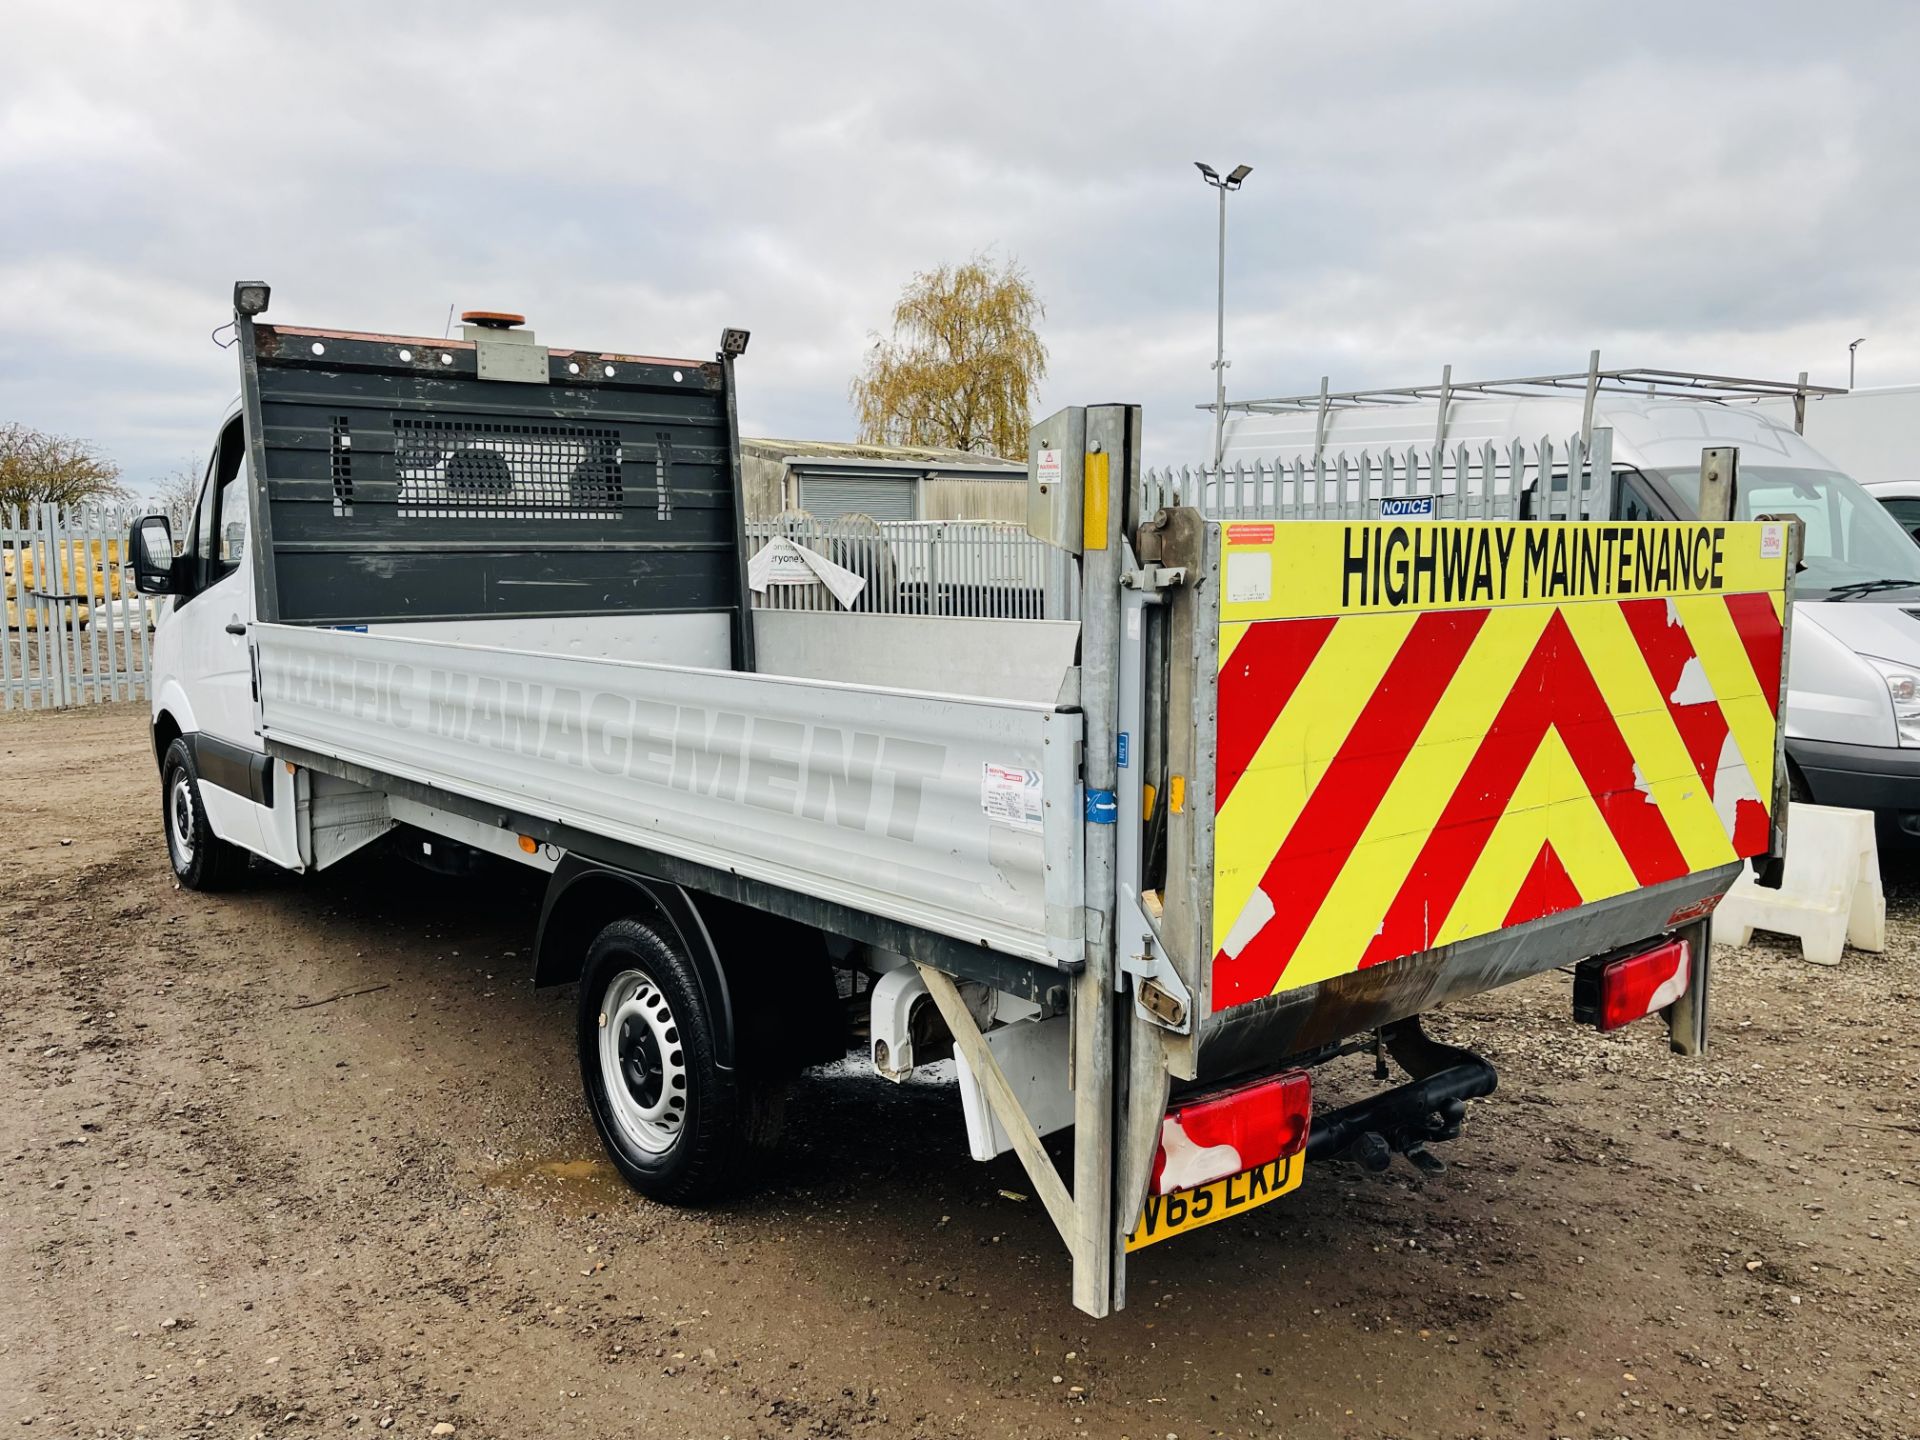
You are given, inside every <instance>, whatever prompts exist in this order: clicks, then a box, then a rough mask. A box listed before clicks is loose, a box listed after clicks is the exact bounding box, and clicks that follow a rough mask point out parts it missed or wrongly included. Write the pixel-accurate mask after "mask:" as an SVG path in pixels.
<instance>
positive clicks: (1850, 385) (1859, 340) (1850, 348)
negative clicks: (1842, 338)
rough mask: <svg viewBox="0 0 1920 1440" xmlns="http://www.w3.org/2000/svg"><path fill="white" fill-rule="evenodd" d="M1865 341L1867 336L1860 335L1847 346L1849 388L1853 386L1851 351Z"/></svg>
mask: <svg viewBox="0 0 1920 1440" xmlns="http://www.w3.org/2000/svg"><path fill="white" fill-rule="evenodd" d="M1866 343H1867V337H1866V336H1864V335H1862V336H1861V337H1860V338H1859V339H1858V340H1856V341H1854V342H1853V343H1852V344H1851V345H1849V346H1847V388H1848V389H1849V390H1851V389H1852V388H1853V352H1854V351H1856V350H1858V349H1859V348H1860V347H1861V346H1862V345H1864V344H1866Z"/></svg>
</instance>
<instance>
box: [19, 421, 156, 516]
mask: <svg viewBox="0 0 1920 1440" xmlns="http://www.w3.org/2000/svg"><path fill="white" fill-rule="evenodd" d="M126 493H127V492H126V488H125V487H124V486H123V485H121V483H120V467H119V466H118V465H116V464H114V463H113V462H112V461H111V460H108V459H106V458H105V457H104V456H102V455H101V454H100V453H99V452H98V451H97V450H95V449H94V447H93V446H92V444H90V443H89V442H88V441H85V440H75V439H72V438H70V437H68V436H65V435H48V434H46V433H45V432H44V431H40V430H33V429H30V428H28V427H27V426H25V425H21V424H19V423H18V422H13V423H9V424H6V425H0V512H4V511H6V510H8V509H22V510H24V509H25V508H26V507H27V506H29V505H33V504H49V503H50V504H55V505H80V504H84V503H86V502H87V501H89V500H120V499H124V498H125V496H126Z"/></svg>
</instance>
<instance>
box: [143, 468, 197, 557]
mask: <svg viewBox="0 0 1920 1440" xmlns="http://www.w3.org/2000/svg"><path fill="white" fill-rule="evenodd" d="M200 479H201V476H200V472H199V471H198V470H197V469H195V468H194V466H193V465H192V463H191V462H189V461H185V460H182V461H181V462H180V463H179V464H178V465H176V466H174V467H173V468H172V469H171V470H169V471H167V473H166V474H164V475H162V476H161V477H160V478H159V479H158V480H156V481H155V482H154V485H153V488H152V490H150V491H149V492H148V493H147V503H148V504H150V505H152V506H153V508H154V509H155V510H157V511H159V512H160V513H161V514H162V515H164V516H166V517H167V520H168V521H169V523H171V524H172V526H173V536H174V539H176V540H178V539H181V538H183V537H184V536H185V535H186V533H187V527H188V523H189V522H190V521H191V520H192V519H193V502H194V501H195V500H197V499H199V498H200Z"/></svg>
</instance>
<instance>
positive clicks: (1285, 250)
mask: <svg viewBox="0 0 1920 1440" xmlns="http://www.w3.org/2000/svg"><path fill="white" fill-rule="evenodd" d="M1917 58H1920V5H1914V4H1908V3H1897V4H1885V5H1876V4H1868V3H1852V0H1845V3H1829V4H1826V5H1808V4H1806V3H1805V0H1794V3H1784V4H1771V3H1741V4H1725V5H1722V4H1707V3H1691V4H1675V3H1657V4H1650V3H1609V4H1604V5H1601V4H1592V5H1585V4H1573V3H1554V4H1543V3H1540V0H1522V3H1505V0H1450V3H1447V4H1445V5H1440V4H1428V3H1419V4H1407V5H1396V4H1391V3H1385V0H1375V3H1372V4H1369V5H1366V6H1364V7H1361V6H1346V5H1326V4H1311V5H1310V4H1297V3H1289V4H1278V3H1267V4H1244V5H1233V4H1215V5H1209V6H1200V5H1191V6H1187V5H1177V4H1172V3H1168V4H1144V3H1142V4H1119V3H1110V4H1104V5H1094V4H1087V5H1070V4H1056V3H1047V4H1040V3H1032V0H1029V3H1025V4H1014V3H1010V4H1004V5H1000V4H987V3H967V0H961V3H952V0H950V3H946V4H941V5H937V6H936V5H903V4H898V3H894V4H874V5H855V4H846V5H842V4H836V3H827V0H815V3H812V4H780V5H774V4H766V5H760V4H734V5H696V6H676V7H672V8H671V9H669V8H666V7H654V6H650V5H646V4H641V3H607V4H597V3H591V0H575V3H570V4H566V5H552V6H548V5H529V4H512V5H507V4H500V5H490V4H474V3H461V4H454V3H442V4H434V3H422V4H410V3H398V0H382V3H341V4H308V5H262V4H258V3H248V4H223V3H216V0H191V3H169V0H88V3H86V4H71V5H55V4H52V3H30V0H0V421H5V420H19V421H24V422H26V423H28V424H30V425H34V426H38V427H42V428H45V429H51V430H56V431H61V432H65V433H69V434H75V435H81V436H85V437H88V438H90V439H92V440H94V441H96V442H97V443H98V444H99V445H100V446H101V448H102V449H103V450H105V451H106V452H107V453H108V454H110V455H111V456H113V457H114V458H115V459H117V460H119V461H120V463H121V464H122V465H123V466H124V467H125V469H126V472H127V475H128V478H129V479H130V480H132V481H133V482H134V483H135V484H136V486H143V485H144V484H146V483H147V482H148V481H149V480H150V479H151V478H152V477H155V476H157V475H159V474H160V473H162V472H164V471H166V470H168V469H169V468H172V467H174V466H176V465H178V464H180V463H182V462H191V463H193V464H195V465H196V466H197V465H198V464H199V463H200V460H201V457H202V452H203V450H204V447H205V444H206V440H207V437H208V436H209V434H210V432H211V428H212V425H213V423H214V421H215V419H216V418H217V416H218V413H219V411H220V410H221V408H222V407H223V405H224V404H225V402H226V400H227V398H228V396H229V394H230V393H231V392H232V391H233V390H234V389H235V380H234V373H233V363H232V359H231V357H230V356H229V355H228V354H226V353H223V352H222V351H220V350H218V349H216V348H215V347H214V345H213V344H212V343H211V342H210V340H209V338H208V332H209V331H210V330H211V329H212V328H213V327H214V326H215V325H217V324H219V323H220V322H221V320H222V319H223V318H224V317H225V314H226V311H227V307H228V294H229V289H230V286H231V283H232V281H233V280H234V279H236V278H239V277H242V276H245V277H254V276H258V277H261V278H264V279H267V280H269V281H270V282H272V284H273V286H274V304H273V312H272V313H273V317H274V318H276V319H279V320H282V321H285V322H287V323H303V322H304V323H318V324H329V325H338V326H342V327H347V328H359V329H371V330H383V331H400V332H409V333H419V334H429V335H437V334H440V333H441V331H442V329H443V327H444V325H445V323H446V319H447V311H448V307H449V306H450V305H452V306H457V307H459V308H462V309H465V308H469V307H482V308H500V309H515V310H522V311H525V312H526V313H527V314H528V315H529V316H530V317H531V320H532V323H533V325H534V328H535V329H536V330H537V331H538V333H539V334H540V335H541V337H542V338H544V339H547V340H550V341H552V342H555V343H564V344H579V345H593V346H605V347H608V348H621V349H635V350H645V351H650V352H654V353H669V354H688V355H703V354H707V353H710V352H711V351H712V350H713V348H714V346H715V343H716V340H717V337H718V335H719V332H720V328H721V327H722V326H723V325H743V326H746V327H748V328H750V329H751V330H752V331H753V337H754V338H753V346H752V350H751V352H750V353H749V355H748V356H747V358H746V361H745V362H744V366H743V371H742V378H741V387H742V407H741V409H742V424H743V428H745V429H746V430H748V432H749V433H763V434H779V435H785V436H802V437H817V438H842V437H847V436H849V435H850V434H851V432H852V416H851V412H850V409H849V406H848V404H847V399H846V387H847V381H848V378H849V376H850V375H851V374H852V373H853V371H854V370H855V369H856V368H857V367H858V365H859V363H860V360H861V356H862V354H863V352H864V349H865V347H866V345H867V343H868V336H869V333H870V332H871V331H872V330H874V329H875V328H876V327H878V326H880V325H881V324H882V323H883V321H884V319H885V316H886V313H887V310H888V307H889V304H890V302H891V300H892V298H893V296H894V294H895V293H896V292H897V290H898V289H899V287H900V285H901V283H902V282H903V281H904V280H905V279H906V278H907V277H908V276H909V275H910V274H911V273H912V272H913V271H915V270H916V269H919V268H922V267H926V266H931V265H934V264H937V263H939V262H941V261H943V260H952V259H959V258H964V257H965V256H966V255H968V254H969V253H971V252H973V251H977V250H991V251H992V252H993V253H995V254H996V255H1001V256H1008V255H1011V256H1014V257H1017V258H1018V260H1019V261H1020V262H1021V264H1023V265H1024V266H1025V267H1026V268H1027V269H1028V270H1029V272H1030V273H1031V275H1032V278H1033V280H1034V283H1035V285H1036V286H1037V288H1038V290H1039V292H1040V294H1041V295H1042V297H1043V298H1044V300H1045V302H1046V305H1047V317H1046V322H1045V329H1044V338H1045V340H1046V342H1047V344H1048V345H1049V347H1050V348H1051V351H1052V370H1051V374H1050V375H1049V377H1048V379H1047V382H1046V385H1045V387H1044V390H1043V392H1042V394H1041V396H1040V400H1039V406H1040V409H1041V410H1042V411H1046V410H1051V409H1053V408H1055V407H1057V406H1060V405H1064V404H1072V403H1085V402H1090V401H1103V400H1115V399H1125V400H1138V401H1140V402H1142V403H1144V404H1145V405H1146V406H1147V420H1146V424H1147V435H1148V438H1149V450H1150V455H1151V457H1152V458H1155V459H1186V458H1194V457H1197V456H1198V454H1199V453H1200V451H1201V450H1202V449H1203V448H1204V444H1205V436H1206V433H1207V432H1206V423H1207V422H1206V420H1205V418H1204V417H1202V416H1199V415H1197V414H1196V412H1195V411H1194V410H1193V408H1192V406H1193V404H1194V402H1196V401H1199V400H1203V399H1206V398H1209V396H1210V390H1211V376H1210V374H1209V371H1208V365H1209V363H1210V361H1211V360H1212V350H1213V304H1214V290H1213V286H1214V251H1213V245H1214V224H1215V210H1214V197H1213V194H1212V192H1211V191H1209V190H1207V189H1206V188H1205V187H1204V186H1203V185H1202V183H1201V181H1200V179H1199V177H1198V175H1197V174H1196V172H1195V171H1194V169H1193V161H1194V160H1196V159H1205V160H1209V161H1211V162H1212V163H1213V164H1215V165H1217V166H1219V167H1220V168H1221V169H1223V170H1224V169H1226V168H1228V167H1229V166H1231V165H1233V164H1235V163H1239V162H1244V163H1247V164H1250V165H1252V166H1253V167H1254V173H1253V176H1252V178H1251V179H1250V180H1249V181H1248V184H1247V187H1246V189H1245V190H1244V191H1242V192H1241V193H1240V194H1238V195H1236V196H1235V197H1234V198H1233V200H1232V202H1231V207H1230V208H1231V212H1232V214H1231V222H1230V235H1229V258H1228V273H1227V285H1228V320H1227V346H1228V350H1227V353H1228V355H1229V357H1230V358H1231V360H1232V362H1233V363H1232V368H1231V370H1230V372H1229V375H1230V381H1231V389H1232V391H1233V392H1234V393H1237V394H1240V395H1243V396H1250V395H1253V394H1256V393H1258V394H1276V393H1283V394H1284V393H1293V392H1296V391H1302V390H1308V389H1312V388H1314V386H1315V385H1316V384H1317V383H1318V378H1319V376H1320V375H1321V374H1322V373H1330V374H1331V375H1332V376H1333V377H1334V385H1335V388H1342V387H1343V386H1344V387H1352V386H1357V385H1362V384H1394V383H1401V384H1405V383H1412V382H1415V381H1423V380H1429V379H1437V378H1438V374H1439V369H1440V366H1441V365H1442V364H1443V363H1446V362H1449V361H1450V362H1452V363H1453V364H1454V366H1455V371H1454V373H1455V375H1456V377H1461V378H1465V377H1468V376H1470V375H1473V374H1480V375H1487V374H1510V373H1515V372H1526V371H1534V370H1541V369H1552V370H1566V369H1575V368H1579V367H1581V366H1583V365H1584V363H1585V358H1586V353H1587V351H1588V349H1590V348H1591V347H1593V346H1596V345H1597V346H1599V347H1600V348H1601V351H1602V357H1603V360H1604V361H1606V362H1608V363H1611V364H1617V365H1629V364H1640V365H1654V366H1672V367H1685V368H1702V369H1717V370H1723V371H1734V372H1742V373H1750V374H1756V373H1765V374H1773V373H1781V374H1791V373H1793V372H1795V371H1797V370H1800V369H1802V368H1806V369H1810V370H1811V371H1812V372H1813V374H1814V378H1815V379H1817V380H1825V381H1839V382H1844V380H1845V374H1846V346H1847V342H1848V341H1849V340H1851V339H1853V338H1854V337H1855V336H1860V335H1865V336H1867V337H1868V341H1867V344H1866V345H1865V346H1863V347H1862V349H1861V352H1860V360H1861V373H1860V382H1861V383H1862V384H1863V385H1866V384H1892V383H1897V382H1905V381H1920V287H1917V283H1916V282H1920V183H1917V182H1920V76H1916V73H1915V61H1916V59H1917Z"/></svg>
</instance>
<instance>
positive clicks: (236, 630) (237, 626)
mask: <svg viewBox="0 0 1920 1440" xmlns="http://www.w3.org/2000/svg"><path fill="white" fill-rule="evenodd" d="M227 633H228V634H229V635H244V634H246V633H247V627H246V626H244V625H242V624H241V623H240V622H239V621H238V620H229V621H228V622H227Z"/></svg>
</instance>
